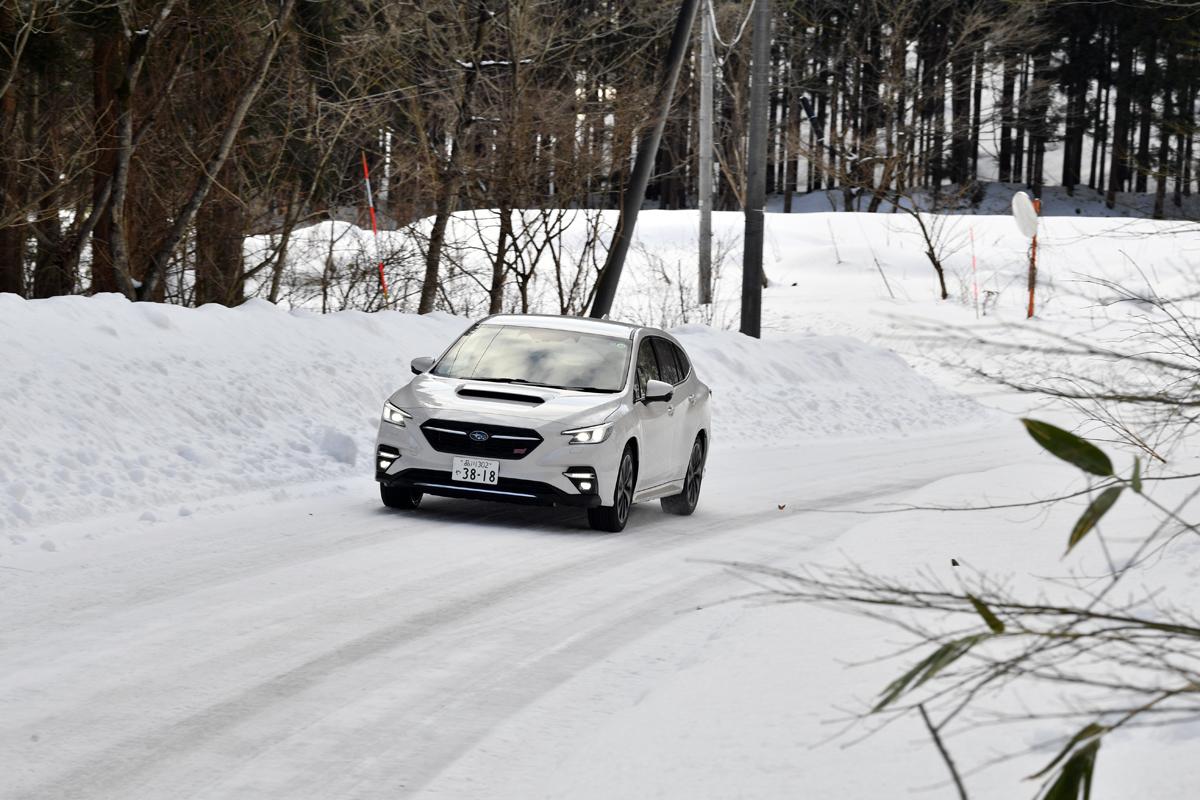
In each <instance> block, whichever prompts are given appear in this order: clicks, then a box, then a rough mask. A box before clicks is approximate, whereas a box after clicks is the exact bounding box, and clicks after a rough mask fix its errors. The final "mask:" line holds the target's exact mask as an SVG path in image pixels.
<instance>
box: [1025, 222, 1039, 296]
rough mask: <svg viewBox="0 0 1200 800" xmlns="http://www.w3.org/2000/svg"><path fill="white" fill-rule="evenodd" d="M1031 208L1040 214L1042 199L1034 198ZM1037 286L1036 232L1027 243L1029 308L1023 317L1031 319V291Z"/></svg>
mask: <svg viewBox="0 0 1200 800" xmlns="http://www.w3.org/2000/svg"><path fill="white" fill-rule="evenodd" d="M1033 210H1034V211H1036V212H1037V213H1038V215H1039V216H1040V215H1041V213H1042V201H1041V200H1037V199H1035V200H1034V201H1033ZM1035 288H1037V234H1036V233H1035V234H1034V235H1033V241H1032V242H1030V245H1029V310H1028V313H1027V314H1026V315H1025V319H1033V292H1034V289H1035Z"/></svg>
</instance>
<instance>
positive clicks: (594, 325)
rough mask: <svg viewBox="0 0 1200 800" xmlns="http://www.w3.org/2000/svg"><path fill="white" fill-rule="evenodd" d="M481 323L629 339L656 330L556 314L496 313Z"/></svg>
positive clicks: (624, 323) (605, 320)
mask: <svg viewBox="0 0 1200 800" xmlns="http://www.w3.org/2000/svg"><path fill="white" fill-rule="evenodd" d="M479 324H480V325H513V326H517V327H525V328H550V329H554V330H561V331H575V332H578V333H594V334H597V335H600V336H613V337H616V338H620V339H629V338H631V337H632V336H633V335H634V333H636V332H637V331H639V330H654V331H655V332H658V331H657V329H654V328H646V327H645V326H643V325H631V324H630V323H628V322H615V321H613V320H607V319H593V318H591V317H569V316H557V315H554V314H494V315H493V316H490V317H485V318H484V319H481V320H480V321H479Z"/></svg>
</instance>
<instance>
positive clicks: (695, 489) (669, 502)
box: [659, 436, 704, 517]
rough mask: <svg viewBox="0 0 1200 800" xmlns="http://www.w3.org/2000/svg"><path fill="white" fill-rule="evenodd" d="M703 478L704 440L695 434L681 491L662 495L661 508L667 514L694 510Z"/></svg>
mask: <svg viewBox="0 0 1200 800" xmlns="http://www.w3.org/2000/svg"><path fill="white" fill-rule="evenodd" d="M703 479H704V441H703V440H702V439H701V438H700V437H699V436H697V437H696V442H695V444H693V445H692V455H691V457H690V458H688V466H687V472H686V473H684V476H683V491H682V492H680V493H679V494H673V495H671V496H670V497H664V498H662V500H660V501H659V502H660V503H662V510H663V511H665V512H667V513H668V514H677V515H679V516H681V517H686V516H688V515H689V514H691V513H692V512H693V511H695V510H696V504H697V503H699V502H700V483H701V481H702V480H703Z"/></svg>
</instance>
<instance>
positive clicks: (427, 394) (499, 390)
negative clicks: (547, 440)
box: [391, 374, 623, 428]
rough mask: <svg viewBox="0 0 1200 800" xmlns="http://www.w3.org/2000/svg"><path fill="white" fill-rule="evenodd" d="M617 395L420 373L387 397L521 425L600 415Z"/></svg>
mask: <svg viewBox="0 0 1200 800" xmlns="http://www.w3.org/2000/svg"><path fill="white" fill-rule="evenodd" d="M622 396H623V395H620V394H596V393H591V392H587V393H585V392H575V391H570V390H564V389H550V388H544V387H540V386H517V385H514V384H508V383H506V384H501V383H490V382H485V381H464V380H459V379H455V378H442V377H439V376H437V375H429V374H425V375H418V376H417V377H415V378H413V379H412V381H410V382H409V384H408V385H407V386H405V387H404V388H402V389H400V390H399V391H397V392H396V393H395V394H394V395H392V398H391V400H392V402H393V403H395V404H396V405H398V406H400V407H401V408H408V407H409V406H416V407H419V408H426V409H430V410H435V411H437V412H438V413H437V416H439V417H441V416H446V417H447V418H448V419H454V418H456V417H457V418H462V419H477V418H480V417H479V415H480V414H486V415H487V419H489V420H491V421H492V422H494V423H495V424H497V425H514V426H517V427H520V426H522V425H528V424H529V421H531V420H540V421H542V422H549V421H553V422H554V423H555V424H559V423H562V424H563V425H564V427H566V428H569V427H571V426H572V425H575V424H578V425H584V424H591V423H593V422H596V421H599V420H601V419H604V418H605V417H606V416H607V415H609V414H611V413H612V412H613V411H614V410H616V408H617V407H618V406H619V405H620V404H621V402H622V401H621V398H622ZM464 415H465V416H464Z"/></svg>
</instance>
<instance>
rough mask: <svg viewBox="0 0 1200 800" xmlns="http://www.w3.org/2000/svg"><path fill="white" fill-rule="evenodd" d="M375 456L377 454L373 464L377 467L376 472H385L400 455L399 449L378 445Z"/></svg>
mask: <svg viewBox="0 0 1200 800" xmlns="http://www.w3.org/2000/svg"><path fill="white" fill-rule="evenodd" d="M376 456H377V460H376V462H375V464H376V466H377V467H378V472H379V473H381V474H382V473H384V472H387V471H388V470H389V469H391V467H392V464H394V463H395V462H396V459H398V458H399V457H400V451H399V450H397V449H396V448H394V447H388V446H387V445H380V446H379V451H378V453H377V454H376Z"/></svg>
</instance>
